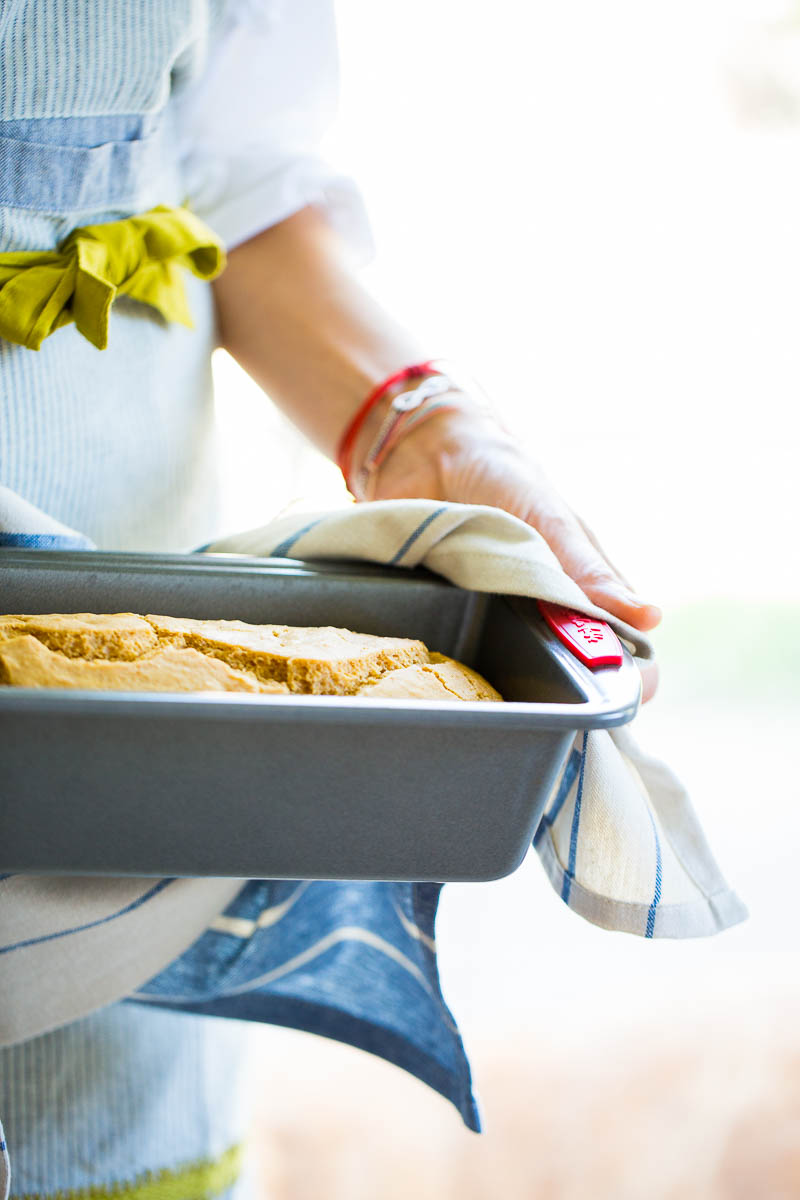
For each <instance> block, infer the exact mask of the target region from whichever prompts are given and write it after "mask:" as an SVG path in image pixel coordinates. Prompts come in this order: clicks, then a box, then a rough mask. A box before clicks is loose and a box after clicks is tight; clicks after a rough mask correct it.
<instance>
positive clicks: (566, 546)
mask: <svg viewBox="0 0 800 1200" xmlns="http://www.w3.org/2000/svg"><path fill="white" fill-rule="evenodd" d="M530 524H532V525H534V526H536V527H537V528H538V529H539V531H540V532H541V533H542V534H543V536H544V537H545V539H546V540H547V542H548V544H549V546H550V548H551V550H552V551H553V553H554V554H555V555H556V557H557V558H558V560H559V562H560V563H561V565H562V567H563V568H564V570H565V571H566V572H567V574H568V575H571V576H572V578H573V579H574V580H575V582H576V583H577V584H578V585H579V586H580V587H581V588H582V589H583V591H584V592H585V593H586V595H587V596H588V597H589V599H590V600H591V601H592V602H593V603H594V604H597V605H598V606H599V607H600V608H605V609H606V611H607V612H610V613H612V614H613V615H614V616H615V617H619V618H620V620H622V621H626V622H627V623H628V624H629V625H632V626H633V627H634V629H640V630H641V631H642V632H643V633H646V632H647V631H648V630H650V629H654V628H655V626H656V625H658V623H659V621H660V620H661V610H660V609H659V608H658V607H657V606H656V605H655V604H648V603H647V602H645V601H643V600H640V599H639V597H638V596H637V595H636V594H635V593H634V591H633V590H632V588H631V587H630V586H629V584H628V583H627V581H626V580H625V579H624V578H623V576H621V575H620V574H619V572H618V571H617V570H616V569H615V568H614V567H613V566H612V565H611V563H610V562H609V561H608V559H607V558H606V557H605V555H604V554H603V552H602V550H601V549H600V547H599V544H598V542H597V541H596V539H595V538H594V536H593V535H590V534H589V532H588V531H587V529H586V528H585V526H584V525H583V522H582V521H581V520H580V519H579V518H578V517H577V516H576V515H575V514H574V513H573V512H572V510H571V509H569V508H567V506H566V505H564V506H563V508H561V507H560V506H559V508H558V509H555V508H551V509H550V511H549V512H547V513H538V514H535V515H534V516H533V519H531V520H530Z"/></svg>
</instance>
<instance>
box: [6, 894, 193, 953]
mask: <svg viewBox="0 0 800 1200" xmlns="http://www.w3.org/2000/svg"><path fill="white" fill-rule="evenodd" d="M174 882H175V880H174V879H161V880H159V882H158V883H157V884H156V885H155V887H152V888H151V889H150V891H149V892H145V894H144V895H143V896H140V897H139V899H138V900H133V901H131V903H130V904H126V906H125V908H121V909H120V910H119V912H115V913H111V914H110V915H109V916H107V917H100V918H99V919H98V920H97V921H87V923H86V924H85V925H76V926H75V927H74V928H73V929H60V930H59V931H58V932H57V933H45V934H44V935H43V936H42V937H35V938H28V939H27V940H26V941H24V942H14V943H13V944H12V945H10V946H0V954H8V953H10V951H12V950H23V949H24V948H25V947H26V946H37V945H38V944H39V943H40V942H53V941H55V940H56V939H57V938H62V937H68V936H69V935H70V934H71V933H83V931H84V930H85V929H93V928H94V927H95V925H105V924H107V922H109V921H116V919H117V917H124V916H125V914H126V913H129V912H133V910H134V909H135V908H139V907H140V906H141V905H142V904H146V903H147V901H148V900H152V899H153V897H154V896H156V895H158V893H159V892H163V890H164V888H165V887H168V886H169V885H170V884H171V883H174Z"/></svg>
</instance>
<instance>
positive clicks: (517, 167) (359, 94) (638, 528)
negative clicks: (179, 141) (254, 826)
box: [217, 0, 800, 1200]
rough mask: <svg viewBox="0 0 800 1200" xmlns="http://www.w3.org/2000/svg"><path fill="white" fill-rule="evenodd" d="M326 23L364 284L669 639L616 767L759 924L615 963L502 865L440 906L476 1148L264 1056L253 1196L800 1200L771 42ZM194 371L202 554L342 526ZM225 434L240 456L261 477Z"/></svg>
mask: <svg viewBox="0 0 800 1200" xmlns="http://www.w3.org/2000/svg"><path fill="white" fill-rule="evenodd" d="M338 11H339V23H340V45H341V58H342V99H341V108H340V115H339V120H338V123H337V126H336V128H335V130H334V131H333V133H332V135H331V138H330V142H329V145H328V146H327V147H326V150H327V152H328V154H329V156H330V157H331V158H332V159H334V160H335V161H336V162H337V164H339V165H340V166H342V167H343V168H344V169H346V170H348V171H350V172H352V174H353V175H354V176H355V177H356V178H357V179H358V181H359V183H360V185H361V187H362V190H363V192H364V195H365V198H366V201H367V206H368V208H369V211H370V214H371V218H372V222H373V228H374V234H375V239H376V243H377V247H378V254H377V257H376V259H375V260H374V262H373V263H372V264H371V265H370V266H369V267H368V268H367V270H366V272H365V278H366V280H367V282H368V284H369V285H370V286H371V287H372V289H373V290H374V291H375V293H376V294H377V295H378V296H379V298H380V299H381V300H382V302H383V303H384V304H386V305H387V306H388V307H390V308H391V309H392V311H394V312H395V313H397V314H398V315H399V316H400V317H401V319H403V320H404V321H405V323H406V324H407V325H409V326H410V327H411V328H413V329H414V330H416V331H418V332H420V333H421V334H422V335H423V336H424V337H427V341H428V345H429V346H430V350H431V353H432V354H436V353H443V354H446V355H449V356H452V357H454V358H456V359H458V360H459V361H461V362H463V363H464V364H465V365H467V366H468V367H469V368H471V370H472V371H473V372H474V374H475V375H476V376H477V377H478V378H479V379H480V380H481V382H482V383H483V384H484V386H485V387H486V388H487V389H488V391H489V392H490V394H491V395H492V397H493V399H494V401H495V403H496V405H497V407H498V408H499V409H500V410H501V412H502V414H503V416H504V419H505V421H506V423H507V424H509V425H511V426H512V427H513V428H515V429H516V430H517V431H518V433H519V435H520V437H521V438H522V439H523V440H524V442H525V443H526V444H527V445H528V446H529V447H530V448H531V450H532V452H533V453H534V454H535V455H536V456H537V457H538V458H540V459H541V460H542V461H543V462H544V463H545V465H546V466H547V468H548V470H549V472H550V474H551V475H552V476H553V478H554V479H555V480H556V482H557V483H558V485H559V487H560V488H561V490H562V491H563V492H564V494H565V495H566V496H567V498H568V500H569V501H570V503H571V504H572V505H573V506H574V507H575V508H576V509H577V510H578V511H579V512H581V514H582V515H583V516H584V517H585V518H586V519H587V520H588V521H589V523H590V524H591V525H592V526H593V528H594V529H595V531H596V532H597V533H598V535H599V536H600V538H601V540H602V541H603V543H604V545H605V546H606V549H607V550H608V552H609V554H610V556H611V558H612V560H614V561H616V562H618V563H619V564H620V566H621V567H622V569H623V570H624V571H625V573H626V574H627V575H628V576H629V577H631V578H632V579H633V581H634V582H635V583H636V584H637V586H638V588H639V590H640V593H641V594H642V596H643V598H644V599H647V600H652V601H653V602H655V603H658V604H660V605H661V606H662V607H663V608H664V611H665V619H664V623H663V626H662V628H661V629H660V630H659V631H658V632H657V633H656V635H655V641H656V646H657V649H658V652H659V657H660V661H661V666H662V680H663V682H662V687H661V690H660V692H659V695H658V698H657V699H656V701H655V702H654V703H653V704H652V705H650V706H648V709H647V710H646V711H645V712H643V713H642V714H641V716H640V717H639V718H638V719H637V726H636V728H637V732H638V736H639V737H640V740H641V741H642V742H643V743H644V744H645V745H646V746H647V747H648V748H649V749H651V750H653V751H655V752H656V753H658V754H660V755H661V756H662V757H664V758H666V759H667V760H668V761H669V762H670V763H671V764H672V765H673V766H674V768H675V769H676V770H677V771H678V773H679V774H680V775H681V776H682V777H683V779H684V780H685V781H686V782H687V784H688V785H689V786H690V789H691V792H692V794H693V796H694V798H695V802H696V805H697V807H698V809H699V810H700V812H701V815H702V818H703V821H704V824H705V826H706V829H707V832H708V834H709V835H710V837H711V840H712V843H713V845H714V847H715V850H716V852H717V854H718V857H719V859H720V861H721V863H722V865H723V868H724V869H725V871H726V872H727V874H728V875H729V877H730V878H731V880H732V881H733V882H734V884H735V886H736V887H737V889H738V890H739V891H740V892H741V894H742V896H743V898H744V899H745V901H746V902H747V904H748V905H749V907H750V909H751V914H752V915H751V919H750V921H749V922H748V923H747V924H745V925H743V926H740V927H738V928H736V929H734V930H732V931H730V932H728V933H726V934H724V935H722V936H721V937H719V938H716V939H713V940H711V941H702V942H696V943H694V942H682V943H667V942H661V943H649V944H645V943H644V942H641V941H639V940H638V939H633V938H629V937H626V936H624V935H615V934H609V933H606V932H603V931H600V930H597V929H594V928H593V927H591V926H589V925H587V924H585V923H583V922H582V921H581V920H580V919H579V918H577V917H576V916H574V915H572V914H570V913H569V912H568V911H567V910H566V909H565V908H564V907H563V905H562V904H561V902H560V901H559V900H558V898H557V897H556V895H555V894H554V893H553V892H552V891H551V890H550V887H549V884H548V883H547V882H546V880H545V878H544V874H543V872H542V871H541V869H540V868H539V866H538V862H537V861H536V860H535V855H533V854H532V855H531V856H530V858H529V859H528V860H527V861H526V863H525V864H524V865H523V867H522V868H521V869H520V871H518V872H517V873H516V875H514V876H512V877H511V878H510V879H507V880H503V881H500V882H498V883H494V884H489V885H455V886H450V887H448V888H447V889H446V890H445V897H444V901H443V905H442V911H441V918H440V924H439V943H440V954H441V961H442V970H443V982H444V990H445V996H446V998H447V999H448V1001H449V1003H450V1005H451V1007H452V1009H453V1010H454V1012H455V1015H456V1016H457V1018H458V1019H459V1022H460V1024H461V1026H462V1029H463V1032H464V1034H465V1038H466V1041H467V1046H468V1049H469V1050H470V1051H471V1053H472V1057H473V1063H474V1067H475V1074H476V1079H477V1086H478V1090H479V1093H480V1095H481V1098H482V1101H483V1106H484V1111H485V1121H486V1127H487V1133H486V1134H485V1135H484V1137H483V1138H482V1139H476V1138H473V1137H471V1136H470V1135H469V1134H467V1133H466V1132H463V1131H462V1129H461V1128H460V1126H459V1122H458V1119H457V1117H456V1116H455V1115H454V1114H453V1113H451V1112H450V1110H449V1109H448V1107H447V1105H446V1104H445V1103H444V1102H443V1101H441V1100H439V1099H438V1098H437V1097H435V1096H434V1095H432V1094H430V1093H428V1092H427V1091H426V1089H424V1088H423V1087H422V1085H419V1084H417V1083H416V1082H415V1081H413V1080H410V1079H408V1078H407V1077H405V1076H403V1075H402V1074H401V1072H399V1071H397V1070H396V1069H394V1068H392V1067H389V1066H387V1065H386V1064H383V1063H381V1062H378V1061H375V1060H371V1059H369V1058H367V1057H366V1056H364V1055H361V1054H359V1053H358V1052H356V1051H352V1050H349V1049H347V1048H345V1047H341V1046H336V1045H332V1044H328V1043H325V1042H321V1041H319V1040H316V1039H313V1038H311V1037H308V1036H305V1035H299V1034H292V1033H287V1032H285V1031H280V1030H272V1029H259V1030H257V1031H255V1032H254V1035H253V1036H254V1046H255V1047H256V1053H255V1057H254V1066H255V1070H254V1086H255V1088H256V1094H257V1096H258V1112H259V1118H258V1119H259V1138H258V1141H259V1145H260V1146H261V1149H262V1154H263V1163H264V1169H265V1170H266V1172H267V1174H268V1178H269V1180H270V1184H271V1187H272V1192H271V1193H270V1195H274V1196H275V1197H281V1198H282V1197H286V1198H287V1200H288V1198H291V1200H306V1197H309V1198H311V1197H314V1198H315V1200H316V1198H317V1197H325V1200H340V1198H341V1200H362V1197H363V1198H364V1200H367V1198H368V1197H369V1198H370V1200H373V1198H381V1200H383V1198H386V1197H391V1198H394V1197H398V1198H400V1197H402V1198H403V1200H405V1198H407V1197H408V1198H410V1197H412V1196H413V1197H415V1200H428V1198H430V1200H450V1198H451V1197H453V1198H455V1197H456V1196H458V1197H459V1198H461V1200H472V1198H475V1200H495V1197H497V1198H499V1197H500V1196H502V1197H503V1200H523V1198H524V1200H529V1198H530V1200H533V1198H534V1197H535V1198H536V1200H538V1198H539V1197H548V1198H550V1197H552V1198H553V1200H573V1198H574V1200H583V1197H589V1196H591V1197H592V1200H628V1198H630V1200H639V1198H640V1197H644V1196H645V1195H646V1196H647V1197H648V1200H667V1198H672V1197H681V1200H686V1198H688V1200H691V1198H694V1197H697V1198H698V1200H700V1198H702V1200H728V1198H729V1197H730V1198H731V1200H733V1198H735V1200H745V1198H746V1200H749V1198H750V1197H754V1198H756V1197H758V1198H759V1200H762V1198H766V1200H782V1198H783V1197H784V1196H785V1197H797V1196H800V1136H799V1135H800V1033H798V1032H797V1020H796V1012H797V1003H798V1000H800V971H798V965H797V957H796V935H795V924H796V917H795V904H794V889H793V881H794V876H795V873H796V847H797V845H798V835H799V834H800V808H799V806H798V801H799V800H800V789H798V784H797V777H796V773H795V772H794V771H793V770H792V767H791V757H792V754H793V751H794V747H795V746H796V743H797V734H798V731H799V730H800V720H799V718H800V688H798V683H797V680H798V676H799V673H800V639H798V628H800V620H799V619H798V618H799V617H800V605H799V604H798V601H800V569H799V566H800V564H799V563H798V551H797V541H798V538H797V531H796V520H797V501H796V491H797V482H796V481H797V468H796V462H797V446H798V436H797V435H798V431H799V429H800V416H799V415H798V414H799V413H800V406H799V405H798V402H797V396H798V381H800V338H799V337H798V283H797V280H798V279H800V237H798V236H797V231H798V224H799V223H800V168H799V167H798V163H800V134H799V133H798V121H800V12H798V10H797V7H796V6H795V5H791V4H789V3H786V2H781V3H778V2H775V3H769V2H768V0H673V2H672V3H671V4H669V5H655V4H653V3H643V2H642V0H607V2H606V3H604V4H597V3H596V2H595V0H563V2H560V3H557V4H554V3H552V0H524V2H523V0H494V3H493V4H492V5H491V6H489V5H487V4H486V3H485V2H482V3H477V2H476V0H404V2H403V4H402V5H389V4H388V3H386V2H381V0H340V2H339V4H338ZM217 371H218V380H219V385H220V386H219V391H220V398H219V408H220V418H221V421H222V425H223V430H227V431H228V435H227V436H228V441H227V446H228V450H227V453H228V459H229V469H230V477H231V484H232V490H231V495H230V501H229V520H230V527H231V529H233V528H235V527H237V526H239V527H242V526H247V525H253V524H257V523H258V522H259V521H260V520H262V519H266V518H268V517H269V516H270V515H272V514H273V513H274V512H276V511H278V510H279V509H281V508H283V507H284V506H285V505H287V504H288V503H290V502H298V503H300V504H302V505H305V506H308V507H315V506H318V505H326V504H336V503H339V502H340V501H341V500H342V499H343V498H344V493H343V491H342V488H341V483H340V480H339V477H338V473H337V472H336V470H335V468H333V467H331V466H330V464H328V463H326V462H325V461H324V460H321V459H320V458H319V456H318V455H316V454H315V453H314V452H313V451H312V450H310V449H309V448H308V447H306V446H305V444H304V443H302V441H301V440H300V439H299V437H298V436H297V435H295V434H294V433H293V432H292V431H291V430H290V429H289V428H288V426H286V424H285V422H284V421H283V420H282V418H281V417H280V416H279V415H278V414H277V413H276V412H275V411H274V410H273V409H271V407H270V406H269V405H268V404H267V403H266V402H265V401H264V399H263V397H262V396H261V395H260V393H258V392H257V391H256V389H254V388H253V385H252V384H250V383H249V381H247V380H246V379H245V378H244V377H243V376H242V375H241V373H240V372H239V371H238V370H237V369H236V368H235V367H233V365H232V364H231V363H230V361H229V360H226V359H224V358H220V359H219V360H218V362H217ZM243 421H246V422H249V423H250V425H249V427H250V428H252V429H254V430H260V432H261V434H262V435H263V438H267V439H269V444H270V455H269V460H268V461H269V464H270V476H269V478H268V479H266V480H265V479H264V474H263V471H264V468H263V463H264V456H263V453H262V448H263V444H264V443H263V440H262V439H260V438H258V437H257V436H253V437H252V438H251V439H250V444H251V445H252V447H253V450H252V459H251V460H248V459H247V458H246V457H245V458H244V459H243V457H242V454H243V449H242V444H241V440H240V439H239V438H238V437H237V436H236V431H237V430H238V429H240V428H241V424H242V422H243ZM259 443H260V444H259ZM244 453H245V455H246V454H247V453H248V451H247V448H246V447H245V450H244ZM248 468H251V469H252V470H251V471H248ZM248 478H251V479H254V480H257V485H255V486H254V485H253V484H251V483H247V482H246V481H247V480H248Z"/></svg>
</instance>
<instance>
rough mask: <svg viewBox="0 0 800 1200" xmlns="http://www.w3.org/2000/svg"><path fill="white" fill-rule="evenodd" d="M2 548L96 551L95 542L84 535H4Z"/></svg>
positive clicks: (1, 542)
mask: <svg viewBox="0 0 800 1200" xmlns="http://www.w3.org/2000/svg"><path fill="white" fill-rule="evenodd" d="M0 546H8V547H15V548H16V549H18V550H94V548H95V547H94V542H91V541H90V540H89V538H87V537H84V536H83V534H82V533H74V534H68V533H2V532H0Z"/></svg>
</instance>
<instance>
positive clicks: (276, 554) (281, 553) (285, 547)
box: [269, 517, 325, 558]
mask: <svg viewBox="0 0 800 1200" xmlns="http://www.w3.org/2000/svg"><path fill="white" fill-rule="evenodd" d="M324 520H325V518H324V517H317V519H316V521H309V523H308V525H304V526H303V528H302V529H298V530H297V532H296V533H293V534H292V535H291V536H290V537H288V538H287V539H286V541H285V542H281V544H280V545H279V546H276V547H275V549H274V550H273V551H272V552H271V553H270V556H269V557H270V558H286V557H287V556H288V554H289V551H290V550H291V548H292V546H294V544H295V542H299V541H300V538H301V537H305V535H306V534H307V533H310V532H311V530H312V529H313V528H314V526H315V525H319V524H320V522H321V521H324Z"/></svg>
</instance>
